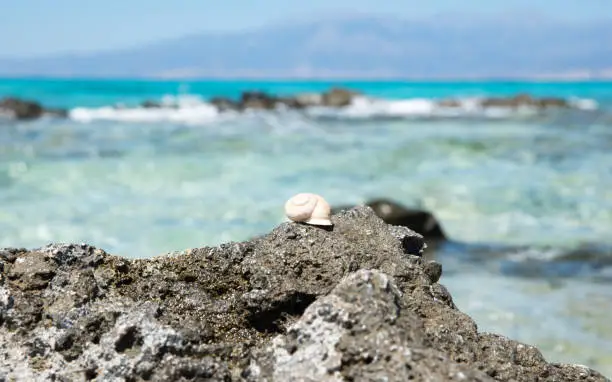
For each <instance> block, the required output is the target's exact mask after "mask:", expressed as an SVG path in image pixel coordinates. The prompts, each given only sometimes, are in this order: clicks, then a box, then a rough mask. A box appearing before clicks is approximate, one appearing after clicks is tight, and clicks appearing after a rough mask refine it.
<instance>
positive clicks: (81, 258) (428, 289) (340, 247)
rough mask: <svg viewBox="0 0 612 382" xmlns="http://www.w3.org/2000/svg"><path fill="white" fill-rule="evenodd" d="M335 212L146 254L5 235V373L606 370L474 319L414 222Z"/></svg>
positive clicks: (81, 376)
mask: <svg viewBox="0 0 612 382" xmlns="http://www.w3.org/2000/svg"><path fill="white" fill-rule="evenodd" d="M332 220H333V222H334V226H333V229H321V228H319V227H316V226H310V225H304V224H298V223H290V222H287V223H283V224H281V225H279V226H278V227H276V228H275V229H274V230H272V232H270V233H269V234H267V235H265V236H262V237H259V238H256V239H253V240H250V241H247V242H242V243H230V244H224V245H221V246H219V247H215V248H206V247H205V248H198V249H192V250H188V251H184V252H182V253H172V254H167V255H164V256H158V257H155V258H151V259H136V260H128V259H124V258H121V257H117V256H113V255H110V254H107V253H106V252H104V251H102V250H100V249H96V248H93V247H90V246H87V245H50V246H47V247H43V248H39V249H36V250H25V249H5V250H0V374H1V373H3V375H2V379H4V380H19V381H21V380H49V381H50V380H63V381H80V380H98V381H116V380H151V381H159V380H182V381H188V380H194V381H195V380H200V381H203V380H210V381H231V380H247V381H304V380H312V381H341V380H355V381H358V380H388V381H395V380H408V379H411V378H412V379H414V380H431V381H451V380H453V381H457V380H466V381H467V380H471V381H490V380H491V381H492V380H498V381H534V380H539V381H578V380H580V381H605V380H606V379H605V378H604V377H603V376H601V375H600V374H598V373H597V372H595V371H593V370H590V369H587V368H584V367H581V366H571V365H557V364H549V363H547V362H546V361H545V359H544V358H543V357H542V355H541V354H540V352H539V351H538V350H537V349H535V348H534V347H531V346H528V345H524V344H520V343H518V342H515V341H512V340H509V339H507V338H504V337H501V336H497V335H492V334H484V333H479V332H478V330H477V327H476V324H475V323H474V322H473V321H472V320H471V319H470V318H469V317H468V316H467V315H465V314H463V313H461V312H460V311H459V310H458V309H457V308H456V306H455V305H454V303H453V299H452V297H451V295H450V294H449V292H448V291H447V290H446V289H445V288H444V286H442V285H441V284H439V283H438V279H439V277H440V275H441V272H440V269H441V268H440V265H439V264H437V263H435V262H426V261H425V260H424V259H423V257H422V256H421V255H422V253H423V249H424V247H425V245H424V242H423V237H422V236H421V235H419V234H417V233H415V232H413V231H411V230H409V229H408V228H405V227H398V226H391V225H388V224H386V223H384V222H383V221H382V220H381V219H380V218H379V217H378V216H377V215H376V214H375V213H374V211H373V210H372V209H371V208H369V207H357V208H354V209H351V210H349V211H344V212H341V213H339V214H337V215H334V216H332Z"/></svg>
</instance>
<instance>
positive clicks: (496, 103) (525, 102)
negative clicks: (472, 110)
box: [481, 94, 570, 108]
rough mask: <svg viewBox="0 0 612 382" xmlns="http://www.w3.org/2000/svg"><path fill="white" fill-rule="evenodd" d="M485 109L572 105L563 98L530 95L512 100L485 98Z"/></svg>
mask: <svg viewBox="0 0 612 382" xmlns="http://www.w3.org/2000/svg"><path fill="white" fill-rule="evenodd" d="M481 106H483V107H507V108H518V107H524V106H531V107H537V108H548V107H560V108H565V107H569V106H570V104H569V102H568V101H567V100H564V99H562V98H554V97H547V98H540V99H538V98H534V97H532V96H530V95H529V94H517V95H516V96H514V97H510V98H485V99H484V100H482V101H481Z"/></svg>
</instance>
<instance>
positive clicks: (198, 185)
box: [0, 79, 612, 376]
mask: <svg viewBox="0 0 612 382" xmlns="http://www.w3.org/2000/svg"><path fill="white" fill-rule="evenodd" d="M336 85H339V86H346V87H349V88H352V89H356V90H359V91H362V92H363V93H364V94H365V95H367V98H363V99H359V100H357V101H356V102H355V103H354V104H353V105H351V106H350V107H349V108H347V109H345V110H342V111H330V110H321V109H312V110H307V111H304V112H295V111H283V110H281V111H275V112H248V113H244V114H240V115H238V114H219V113H218V112H217V111H216V110H215V109H214V108H212V107H211V106H210V105H208V104H207V103H206V100H207V99H209V98H210V97H212V96H226V97H233V98H235V97H238V96H239V95H240V92H241V91H243V90H263V91H269V92H271V93H273V94H277V95H287V94H295V93H301V92H320V91H325V90H327V89H329V88H330V87H331V86H336ZM517 93H529V94H532V95H535V96H557V97H564V98H569V99H571V100H572V102H573V103H574V104H575V105H576V106H577V107H576V109H573V110H571V111H560V112H550V113H544V114H538V113H534V112H533V111H530V110H522V111H518V112H508V111H504V110H488V111H482V110H479V109H477V108H474V105H473V102H472V100H473V99H475V98H477V97H484V96H511V95H515V94H517ZM2 96H18V97H22V98H28V99H33V100H37V101H39V102H41V103H43V104H44V105H45V106H47V107H62V108H68V109H70V110H71V112H70V118H69V119H65V120H57V119H49V118H43V119H40V120H36V121H30V122H19V123H17V122H14V121H8V120H0V206H1V208H0V232H1V234H0V247H8V246H11V247H28V248H33V247H38V246H41V245H44V244H47V243H49V242H87V243H90V244H92V245H95V246H98V247H100V248H103V249H105V250H107V251H109V252H111V253H114V254H118V255H124V256H128V257H149V256H154V255H157V254H161V253H164V252H168V251H177V250H183V249H186V248H192V247H198V246H204V245H216V244H219V243H222V242H227V241H239V240H246V239H248V238H250V237H253V236H255V235H259V234H262V233H265V232H267V231H269V230H270V229H272V228H273V227H274V226H276V225H277V224H279V223H280V222H282V221H283V220H284V217H283V211H282V205H283V203H284V201H285V200H286V199H287V198H288V197H290V196H291V195H292V194H294V193H297V192H304V191H306V192H316V193H319V194H322V195H324V196H325V197H326V198H327V199H328V201H329V202H330V203H331V204H333V205H340V204H342V205H344V204H357V203H361V202H364V201H366V200H368V199H370V198H374V197H387V198H391V199H394V200H396V201H398V202H400V203H402V204H405V205H406V206H408V207H420V208H425V209H427V210H429V211H431V212H433V213H434V214H435V216H436V217H437V218H438V219H439V220H440V221H441V223H442V225H443V227H444V229H445V231H446V232H447V233H448V235H449V236H450V239H451V241H450V242H448V243H445V244H443V245H440V246H433V245H432V246H431V248H430V251H429V255H430V256H432V257H434V258H436V259H437V260H438V261H440V262H442V264H443V267H444V272H445V273H444V275H443V277H442V279H441V282H442V283H443V284H444V285H446V286H447V287H448V288H449V290H450V292H451V293H452V295H453V297H454V299H455V301H456V303H457V305H458V306H459V308H460V309H461V310H463V311H464V312H466V313H468V314H470V315H471V316H472V317H473V318H474V319H475V320H476V322H477V324H478V325H479V328H480V329H481V330H483V331H493V332H497V333H501V334H504V335H507V336H510V337H512V338H514V339H517V340H519V341H523V342H526V343H529V344H533V345H537V346H538V347H540V348H541V349H542V351H543V353H544V355H545V356H546V358H547V359H548V360H550V361H563V362H571V363H580V364H585V365H587V366H590V367H593V368H595V369H598V370H600V371H601V372H603V373H604V374H606V375H608V376H612V323H611V322H612V321H611V320H610V319H609V315H610V313H611V312H612V251H611V250H610V248H611V247H612V235H611V233H612V232H611V231H612V230H611V229H612V83H602V82H585V83H521V82H504V83H502V82H461V83H446V82H435V83H425V82H423V83H405V82H403V83H402V82H334V83H331V82H280V81H276V82H252V81H251V82H238V81H236V82H227V81H158V82H155V81H125V80H117V81H109V80H36V79H29V80H27V79H4V80H0V97H2ZM449 97H452V98H459V99H462V100H463V107H462V108H461V109H460V110H459V111H456V110H455V111H449V110H443V109H441V108H439V107H436V106H435V104H434V102H433V101H434V100H435V99H440V98H449ZM147 99H148V100H156V101H162V102H164V103H167V104H171V105H173V108H165V109H142V108H138V107H137V106H138V104H139V103H140V102H142V101H144V100H147ZM117 105H119V106H121V107H120V108H117V107H115V106H117Z"/></svg>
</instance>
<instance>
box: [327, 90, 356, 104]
mask: <svg viewBox="0 0 612 382" xmlns="http://www.w3.org/2000/svg"><path fill="white" fill-rule="evenodd" d="M359 94H360V93H358V92H355V91H353V90H348V89H342V88H332V89H330V90H329V91H328V92H327V93H323V105H324V106H329V107H343V106H348V105H350V104H351V101H352V100H353V97H355V96H356V95H359Z"/></svg>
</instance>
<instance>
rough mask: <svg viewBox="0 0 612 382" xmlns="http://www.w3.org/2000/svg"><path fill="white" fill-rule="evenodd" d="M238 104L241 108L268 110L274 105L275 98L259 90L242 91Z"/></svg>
mask: <svg viewBox="0 0 612 382" xmlns="http://www.w3.org/2000/svg"><path fill="white" fill-rule="evenodd" d="M240 106H241V107H242V108H243V109H266V110H270V109H274V107H275V106H276V98H275V97H273V96H271V95H268V94H266V93H264V92H259V91H249V92H243V93H242V96H241V97H240Z"/></svg>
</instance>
